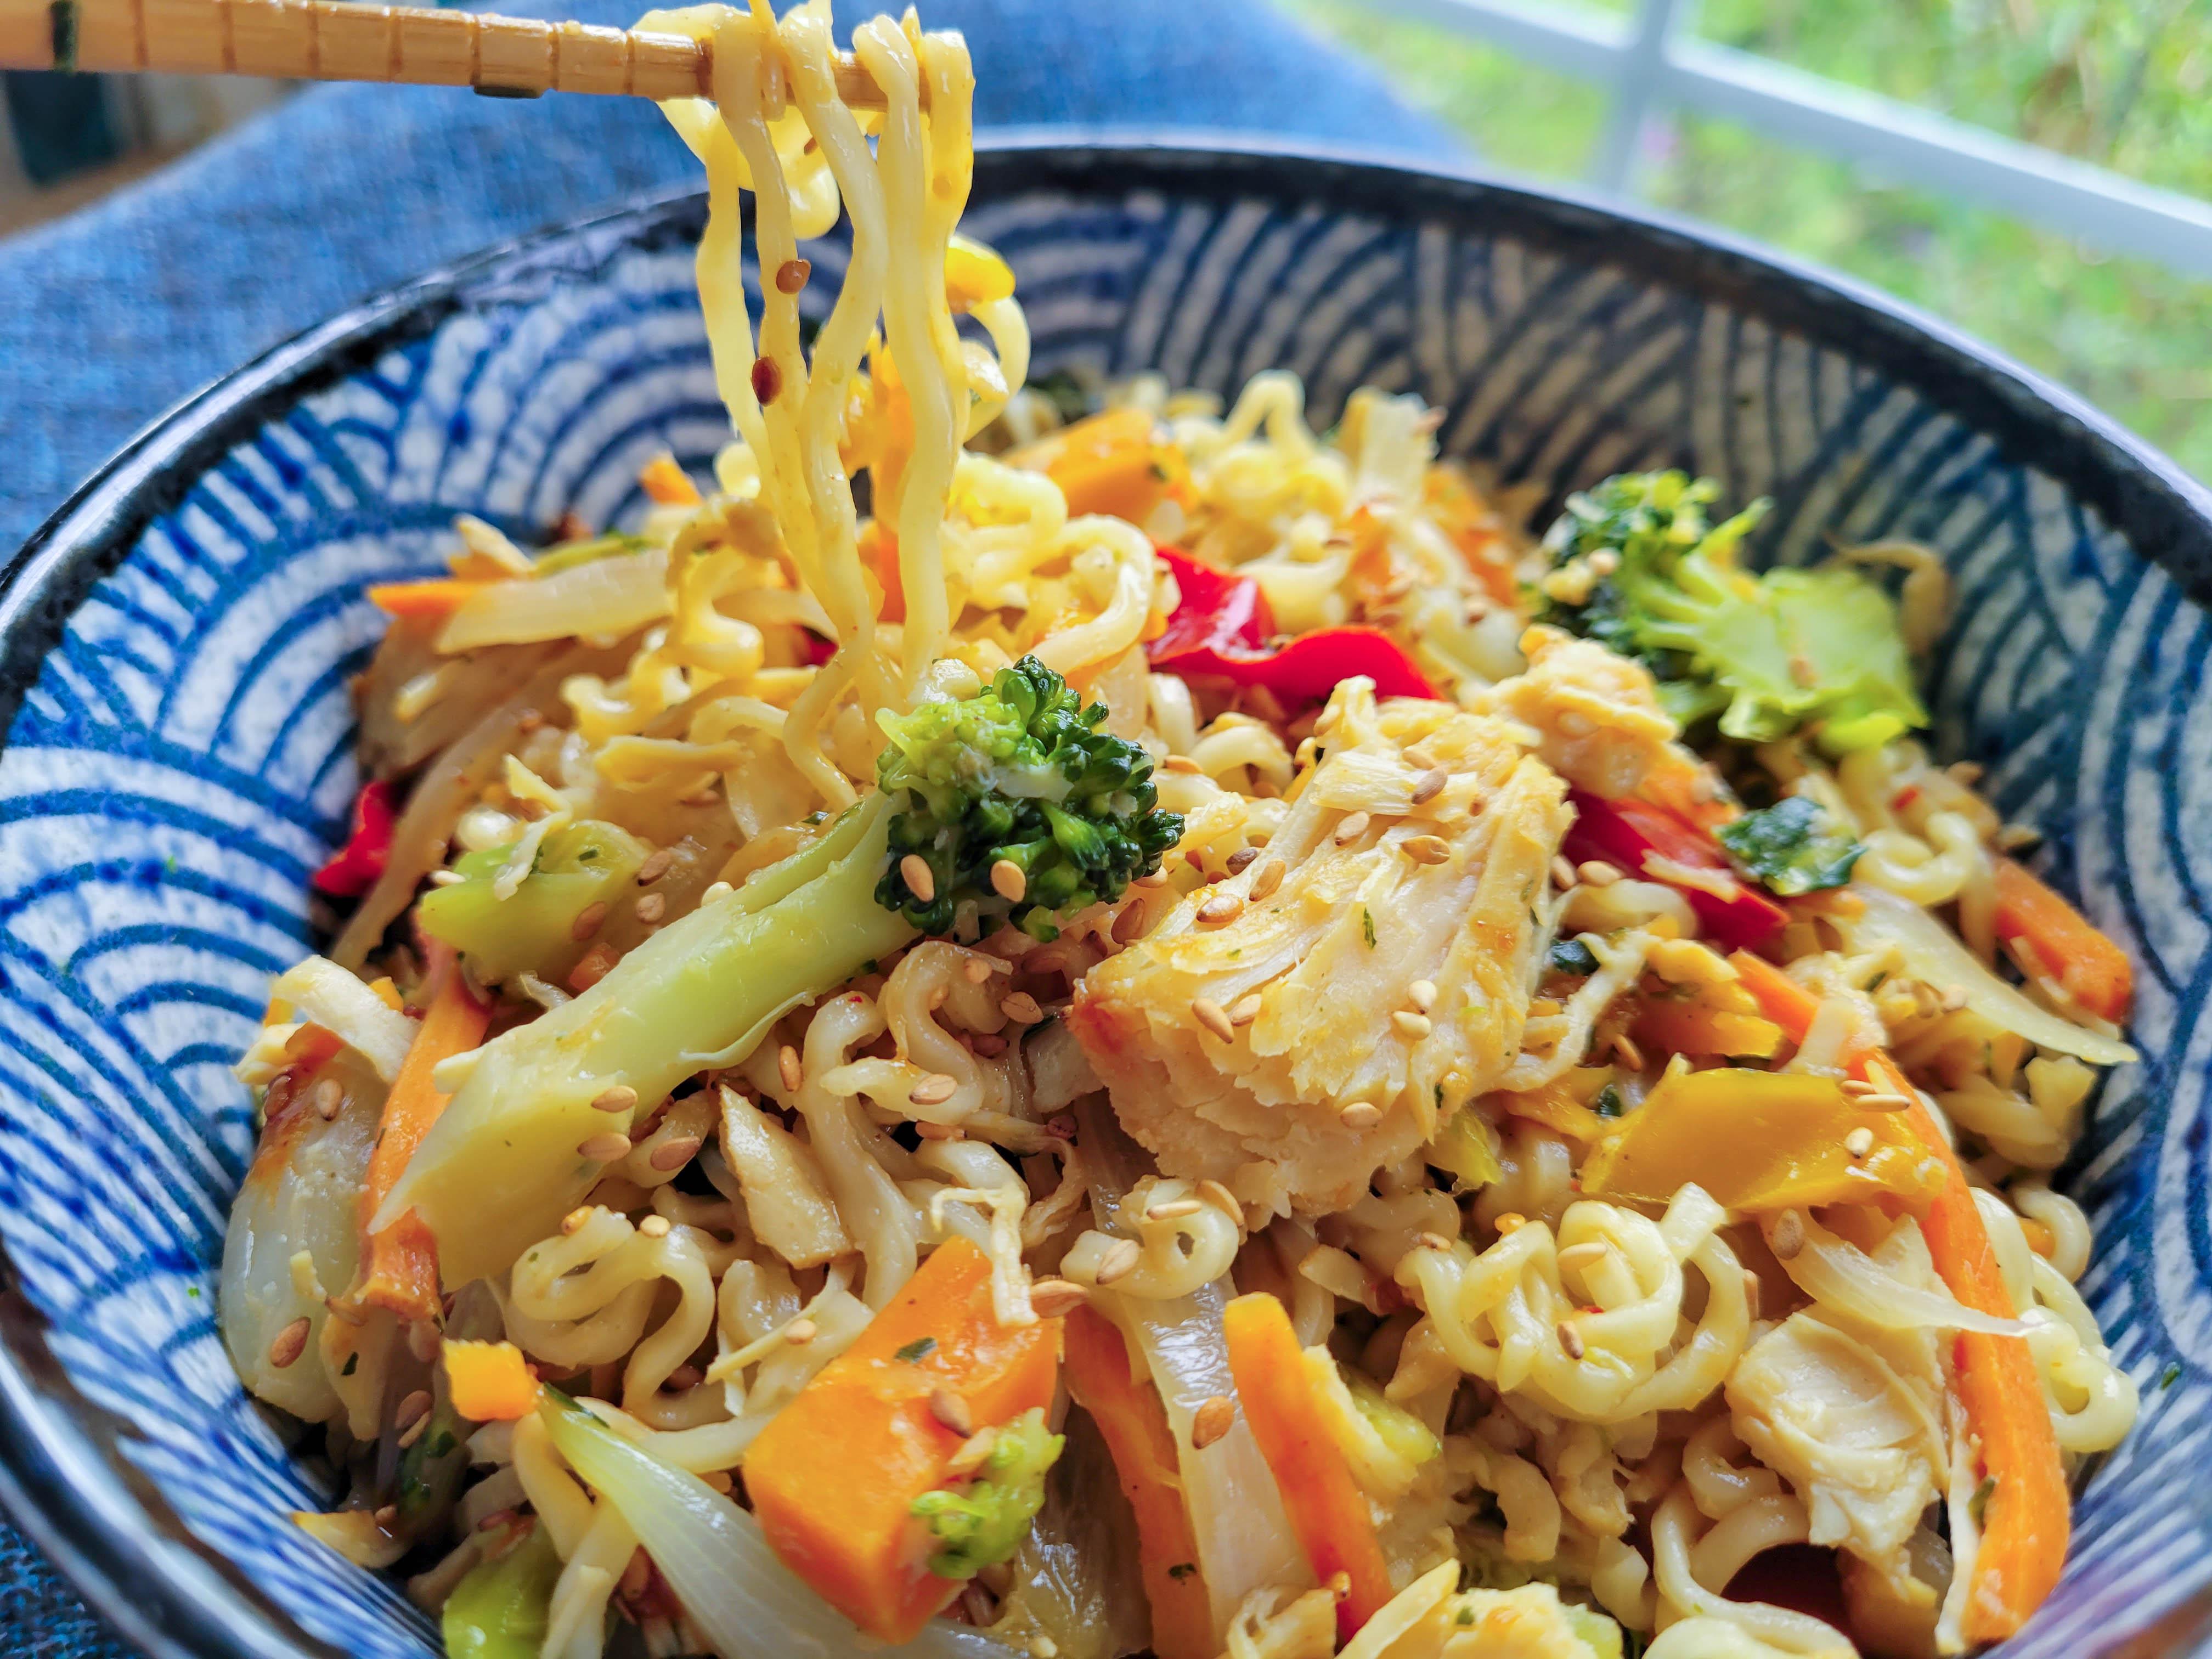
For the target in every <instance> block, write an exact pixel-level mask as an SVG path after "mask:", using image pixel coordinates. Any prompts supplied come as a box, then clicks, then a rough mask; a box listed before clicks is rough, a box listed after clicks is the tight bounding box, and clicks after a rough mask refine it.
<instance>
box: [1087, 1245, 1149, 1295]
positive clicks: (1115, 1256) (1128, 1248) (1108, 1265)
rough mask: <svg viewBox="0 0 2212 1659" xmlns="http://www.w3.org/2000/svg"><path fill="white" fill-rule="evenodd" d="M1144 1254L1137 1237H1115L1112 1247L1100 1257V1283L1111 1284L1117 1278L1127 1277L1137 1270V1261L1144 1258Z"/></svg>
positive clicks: (1098, 1277) (1098, 1275) (1098, 1276)
mask: <svg viewBox="0 0 2212 1659" xmlns="http://www.w3.org/2000/svg"><path fill="white" fill-rule="evenodd" d="M1144 1255H1145V1253H1144V1252H1143V1251H1142V1250H1140V1249H1138V1248H1137V1241H1136V1240H1135V1239H1133V1238H1117V1239H1115V1241H1114V1243H1113V1245H1112V1247H1111V1248H1110V1249H1108V1250H1107V1252H1106V1254H1105V1255H1103V1256H1101V1257H1100V1258H1099V1261H1098V1273H1097V1279H1098V1282H1099V1284H1101V1285H1111V1284H1113V1283H1114V1282H1115V1280H1117V1279H1127V1277H1128V1276H1129V1275H1130V1274H1131V1273H1134V1272H1136V1271H1137V1263H1138V1262H1139V1261H1142V1260H1144Z"/></svg>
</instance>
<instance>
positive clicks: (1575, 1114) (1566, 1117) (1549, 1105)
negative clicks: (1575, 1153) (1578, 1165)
mask: <svg viewBox="0 0 2212 1659" xmlns="http://www.w3.org/2000/svg"><path fill="white" fill-rule="evenodd" d="M1612 1081H1613V1067H1612V1066H1577V1067H1575V1068H1574V1069H1573V1070H1572V1071H1571V1072H1568V1073H1565V1075H1563V1076H1561V1077H1559V1078H1557V1079H1553V1081H1552V1082H1550V1083H1547V1084H1544V1085H1541V1087H1538V1088H1534V1089H1531V1090H1529V1091H1528V1092H1527V1093H1526V1094H1500V1095H1498V1097H1497V1100H1498V1104H1499V1105H1500V1106H1502V1107H1504V1109H1505V1114H1506V1115H1507V1116H1509V1117H1521V1118H1527V1119H1528V1121H1530V1122H1532V1123H1541V1124H1542V1125H1543V1126H1544V1127H1546V1128H1547V1129H1549V1130H1551V1131H1552V1132H1553V1133H1554V1134H1557V1135H1559V1136H1560V1137H1561V1138H1562V1139H1567V1140H1571V1141H1572V1142H1574V1144H1575V1146H1577V1148H1578V1149H1579V1150H1581V1151H1583V1152H1588V1151H1589V1149H1590V1148H1591V1147H1592V1146H1595V1145H1596V1144H1597V1143H1598V1142H1599V1141H1600V1140H1601V1139H1604V1136H1605V1133H1606V1131H1607V1129H1608V1128H1610V1127H1612V1125H1611V1122H1610V1121H1609V1120H1607V1118H1605V1117H1602V1116H1601V1115H1599V1113H1598V1112H1597V1110H1596V1109H1595V1106H1594V1105H1593V1103H1594V1102H1595V1100H1596V1099H1597V1097H1598V1096H1599V1095H1600V1094H1601V1093H1602V1092H1603V1091H1604V1089H1605V1085H1607V1084H1608V1083H1610V1082H1612ZM1615 1115H1618V1114H1617V1113H1616V1114H1615Z"/></svg>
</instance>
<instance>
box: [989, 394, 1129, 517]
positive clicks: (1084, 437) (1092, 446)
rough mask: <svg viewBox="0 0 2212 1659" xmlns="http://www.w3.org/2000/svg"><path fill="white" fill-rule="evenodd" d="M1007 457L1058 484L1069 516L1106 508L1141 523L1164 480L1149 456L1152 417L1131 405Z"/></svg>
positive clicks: (1055, 434) (1113, 410) (1047, 437)
mask: <svg viewBox="0 0 2212 1659" xmlns="http://www.w3.org/2000/svg"><path fill="white" fill-rule="evenodd" d="M1006 461H1007V463H1008V465H1013V466H1018V467H1024V468H1026V469H1027V470H1029V471H1032V472H1042V473H1043V474H1044V475H1045V477H1048V478H1050V479H1051V480H1052V481H1053V482H1054V483H1056V484H1058V485H1059V486H1060V494H1061V495H1065V496H1066V497H1067V511H1068V516H1069V517H1071V518H1079V517H1081V516H1082V515H1083V514H1084V513H1111V514H1112V515H1113V516H1114V517H1115V518H1117V519H1125V520H1127V521H1128V522H1129V523H1131V524H1140V523H1142V522H1143V521H1144V520H1145V518H1146V515H1147V514H1149V513H1151V512H1152V508H1153V507H1155V506H1157V505H1158V502H1159V499H1160V496H1161V495H1162V494H1163V492H1164V489H1165V487H1166V483H1167V480H1166V477H1164V473H1163V471H1162V470H1161V469H1160V467H1159V466H1158V465H1156V464H1155V462H1154V460H1153V459H1152V416H1151V415H1150V414H1149V413H1147V412H1146V410H1141V409H1138V408H1135V407H1125V408H1121V409H1109V410H1106V411H1105V413H1103V415H1092V416H1087V417H1085V419H1083V420H1080V421H1078V422H1075V423H1074V424H1073V426H1069V427H1066V428H1062V429H1061V430H1060V431H1058V432H1054V433H1052V434H1050V435H1048V436H1046V437H1042V438H1040V439H1038V440H1037V441H1036V442H1035V443H1033V444H1024V446H1023V447H1021V448H1019V449H1017V450H1014V451H1012V453H1009V454H1008V455H1007V456H1006Z"/></svg>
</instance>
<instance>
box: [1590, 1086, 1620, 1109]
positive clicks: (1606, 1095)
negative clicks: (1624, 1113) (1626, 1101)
mask: <svg viewBox="0 0 2212 1659" xmlns="http://www.w3.org/2000/svg"><path fill="white" fill-rule="evenodd" d="M1590 1110H1592V1111H1593V1112H1595V1113H1596V1114H1597V1115H1599V1116H1600V1117H1619V1116H1620V1114H1621V1110H1622V1107H1621V1103H1620V1088H1619V1087H1618V1085H1614V1084H1611V1083H1608V1084H1607V1085H1605V1087H1604V1088H1602V1089H1601V1090H1599V1091H1597V1098H1596V1099H1595V1100H1594V1101H1592V1102H1590Z"/></svg>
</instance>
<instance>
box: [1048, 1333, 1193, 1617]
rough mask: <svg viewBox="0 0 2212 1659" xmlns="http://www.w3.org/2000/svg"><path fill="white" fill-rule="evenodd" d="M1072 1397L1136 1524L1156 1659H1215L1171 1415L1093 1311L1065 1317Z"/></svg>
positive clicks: (1123, 1343) (1122, 1345)
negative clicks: (1105, 1454) (1102, 1447)
mask: <svg viewBox="0 0 2212 1659" xmlns="http://www.w3.org/2000/svg"><path fill="white" fill-rule="evenodd" d="M1066 1340H1067V1362H1066V1363H1067V1391H1068V1393H1069V1394H1070V1395H1073V1396H1074V1399H1075V1403H1076V1404H1077V1405H1079V1406H1080V1407H1083V1409H1084V1410H1085V1411H1087V1412H1089V1413H1091V1420H1092V1421H1093V1422H1095V1423H1097V1425H1098V1432H1099V1433H1100V1434H1102V1435H1103V1436H1104V1437H1105V1440H1106V1449H1107V1450H1108V1451H1109V1452H1111V1453H1112V1454H1113V1455H1114V1471H1115V1474H1116V1475H1117V1476H1119V1477H1120V1481H1121V1492H1122V1495H1123V1496H1125V1497H1126V1498H1128V1500H1129V1507H1130V1509H1131V1510H1133V1511H1135V1513H1136V1517H1137V1560H1138V1565H1139V1569H1140V1570H1141V1571H1142V1572H1143V1575H1144V1580H1145V1599H1146V1601H1149V1602H1150V1603H1151V1604H1152V1651H1153V1652H1154V1653H1155V1654H1157V1655H1158V1656H1159V1659H1213V1656H1214V1655H1215V1654H1216V1653H1217V1652H1218V1651H1219V1650H1220V1646H1221V1644H1220V1643H1219V1642H1218V1641H1217V1640H1216V1639H1215V1638H1214V1634H1213V1608H1212V1599H1211V1597H1210V1596H1209V1595H1208V1593H1207V1590H1206V1578H1205V1577H1204V1575H1203V1574H1202V1573H1201V1572H1200V1571H1199V1566H1198V1537H1197V1534H1195V1533H1194V1532H1193V1531H1192V1529H1191V1524H1190V1513H1189V1511H1188V1510H1186V1509H1184V1507H1183V1502H1182V1472H1181V1464H1180V1461H1179V1456H1178V1453H1177V1450H1176V1439H1175V1433H1174V1431H1172V1430H1171V1429H1170V1428H1169V1426H1168V1414H1167V1408H1166V1407H1164V1406H1163V1405H1162V1404H1161V1403H1160V1395H1159V1390H1158V1389H1157V1388H1155V1387H1153V1385H1152V1378H1151V1377H1149V1376H1142V1375H1140V1374H1139V1372H1138V1370H1137V1364H1136V1361H1135V1360H1134V1358H1133V1357H1132V1356H1131V1354H1130V1352H1129V1345H1128V1343H1127V1341H1126V1340H1124V1339H1123V1337H1122V1335H1121V1331H1120V1329H1119V1328H1116V1327H1115V1324H1114V1322H1112V1321H1111V1320H1109V1319H1108V1318H1107V1317H1106V1316H1104V1315H1103V1314H1100V1313H1097V1312H1094V1311H1093V1310H1091V1309H1089V1308H1078V1309H1076V1310H1075V1311H1074V1312H1073V1313H1071V1314H1070V1315H1068V1316H1067V1330H1066Z"/></svg>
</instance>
